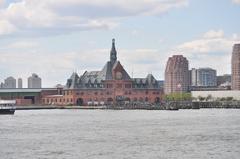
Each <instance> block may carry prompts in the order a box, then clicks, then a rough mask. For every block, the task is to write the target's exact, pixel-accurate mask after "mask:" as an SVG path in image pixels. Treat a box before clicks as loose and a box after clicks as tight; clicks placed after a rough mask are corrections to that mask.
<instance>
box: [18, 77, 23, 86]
mask: <svg viewBox="0 0 240 159" xmlns="http://www.w3.org/2000/svg"><path fill="white" fill-rule="evenodd" d="M18 88H23V84H22V78H18Z"/></svg>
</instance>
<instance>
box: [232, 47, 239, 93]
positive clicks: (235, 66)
mask: <svg viewBox="0 0 240 159" xmlns="http://www.w3.org/2000/svg"><path fill="white" fill-rule="evenodd" d="M232 89H233V90H240V44H235V45H234V46H233V52H232Z"/></svg>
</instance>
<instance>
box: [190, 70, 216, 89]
mask: <svg viewBox="0 0 240 159" xmlns="http://www.w3.org/2000/svg"><path fill="white" fill-rule="evenodd" d="M191 85H192V86H203V87H214V86H217V71H216V70H214V69H212V68H199V69H195V68H193V69H192V70H191Z"/></svg>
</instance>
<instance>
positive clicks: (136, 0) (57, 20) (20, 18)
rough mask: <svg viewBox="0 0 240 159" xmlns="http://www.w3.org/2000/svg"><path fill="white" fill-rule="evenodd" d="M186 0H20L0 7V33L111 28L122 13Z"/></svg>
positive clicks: (154, 10) (154, 11)
mask: <svg viewBox="0 0 240 159" xmlns="http://www.w3.org/2000/svg"><path fill="white" fill-rule="evenodd" d="M187 3H188V1H187V0H170V1H163V0H132V1H128V0H116V1H112V0H91V1H89V0H51V1H49V0H41V1H39V0H19V1H16V2H12V3H10V4H9V5H8V6H7V7H6V8H2V9H0V23H1V24H4V25H0V35H3V34H13V33H15V34H16V33H19V32H20V34H21V33H22V35H26V34H27V33H30V34H34V33H37V32H38V34H39V32H40V33H45V32H47V34H49V33H53V34H63V33H66V32H73V31H79V30H91V29H111V28H113V27H115V26H117V25H118V23H119V22H120V21H121V18H123V17H129V16H148V15H160V14H162V13H165V12H167V11H169V10H171V9H173V8H179V7H183V6H186V5H187Z"/></svg>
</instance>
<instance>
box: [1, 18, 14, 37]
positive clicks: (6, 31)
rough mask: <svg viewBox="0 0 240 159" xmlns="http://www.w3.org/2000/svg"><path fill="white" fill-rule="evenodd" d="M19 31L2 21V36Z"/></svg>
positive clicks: (7, 22)
mask: <svg viewBox="0 0 240 159" xmlns="http://www.w3.org/2000/svg"><path fill="white" fill-rule="evenodd" d="M15 31H17V28H16V27H15V26H14V25H13V24H11V23H10V22H9V21H7V20H1V19H0V35H7V34H10V33H13V32H15Z"/></svg>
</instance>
